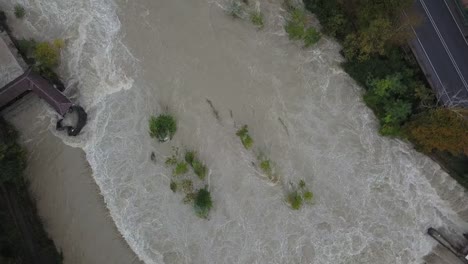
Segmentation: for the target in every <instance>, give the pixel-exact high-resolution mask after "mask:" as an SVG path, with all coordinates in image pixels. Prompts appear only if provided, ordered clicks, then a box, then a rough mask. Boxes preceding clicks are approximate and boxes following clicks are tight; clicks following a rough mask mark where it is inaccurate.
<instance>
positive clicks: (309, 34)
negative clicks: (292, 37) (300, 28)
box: [304, 27, 321, 48]
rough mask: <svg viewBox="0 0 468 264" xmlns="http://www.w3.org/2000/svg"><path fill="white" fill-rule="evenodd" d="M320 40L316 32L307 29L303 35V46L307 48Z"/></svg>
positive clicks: (312, 29)
mask: <svg viewBox="0 0 468 264" xmlns="http://www.w3.org/2000/svg"><path fill="white" fill-rule="evenodd" d="M320 38H321V35H320V32H318V31H317V30H316V29H315V28H312V27H311V28H308V29H307V30H306V31H305V33H304V46H305V47H306V48H308V47H310V46H312V45H314V44H315V43H317V42H318V41H319V40H320Z"/></svg>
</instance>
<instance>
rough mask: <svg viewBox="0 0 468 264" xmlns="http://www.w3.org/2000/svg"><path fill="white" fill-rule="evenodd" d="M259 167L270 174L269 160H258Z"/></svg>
mask: <svg viewBox="0 0 468 264" xmlns="http://www.w3.org/2000/svg"><path fill="white" fill-rule="evenodd" d="M260 169H262V171H263V173H265V174H267V175H270V174H272V169H271V164H270V160H268V159H267V160H263V161H262V162H260Z"/></svg>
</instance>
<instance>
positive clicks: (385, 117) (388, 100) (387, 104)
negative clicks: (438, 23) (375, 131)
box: [304, 0, 468, 187]
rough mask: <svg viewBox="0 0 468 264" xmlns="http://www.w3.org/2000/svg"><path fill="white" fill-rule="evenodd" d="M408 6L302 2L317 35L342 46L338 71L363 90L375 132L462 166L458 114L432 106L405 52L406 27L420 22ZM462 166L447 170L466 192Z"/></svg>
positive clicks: (388, 0)
mask: <svg viewBox="0 0 468 264" xmlns="http://www.w3.org/2000/svg"><path fill="white" fill-rule="evenodd" d="M412 3H413V1H412V0H385V1H373V0H348V1H342V0H304V4H305V6H306V8H307V9H308V10H310V11H311V12H313V13H314V14H316V16H317V18H318V19H319V20H320V22H321V24H322V27H323V32H324V33H325V34H328V35H330V36H332V37H335V38H336V39H337V40H338V41H339V42H340V43H341V44H342V46H343V55H344V57H345V58H346V62H344V63H343V68H344V69H345V71H346V72H347V73H348V74H349V75H350V76H351V77H353V78H354V79H355V80H356V81H357V82H358V83H359V84H360V85H362V86H363V87H364V88H365V92H364V101H365V103H366V104H367V105H368V106H369V107H370V108H371V109H372V110H373V112H374V113H375V115H376V116H377V118H378V120H379V122H380V129H379V131H380V133H381V134H382V135H385V136H391V137H400V138H404V139H409V140H410V141H411V142H413V143H414V144H415V146H416V148H417V149H418V150H421V151H423V152H424V153H427V154H429V155H431V156H439V157H440V156H443V157H444V158H443V159H442V158H438V159H437V160H439V161H441V162H442V165H443V166H444V167H447V166H448V167H451V164H454V162H451V161H454V160H457V161H460V160H465V161H468V158H467V154H468V153H467V152H466V146H467V145H468V138H467V132H466V131H467V127H468V125H467V119H466V115H463V114H462V111H459V110H458V109H448V108H443V107H442V106H439V105H437V103H436V99H435V96H434V94H433V93H432V91H431V90H430V89H429V88H428V86H427V84H426V81H425V77H424V75H423V74H422V72H421V71H420V68H419V66H418V65H417V63H416V61H415V59H414V57H413V56H412V54H411V53H410V52H407V50H408V48H407V46H406V43H407V41H408V40H409V38H410V37H411V32H410V29H411V26H414V25H417V24H418V23H419V21H420V18H419V17H418V15H416V14H412V13H411V12H410V11H409V10H410V8H409V7H410V6H411V5H412ZM456 164H460V162H456ZM464 166H465V169H463V168H460V167H463V166H458V169H457V170H452V169H450V168H448V170H449V171H451V172H454V171H457V172H456V175H454V176H455V178H456V179H457V180H459V182H460V183H462V184H464V185H465V187H468V184H466V182H468V174H467V171H468V169H466V168H467V167H468V163H465V165H464ZM460 173H461V174H460ZM461 179H464V180H461Z"/></svg>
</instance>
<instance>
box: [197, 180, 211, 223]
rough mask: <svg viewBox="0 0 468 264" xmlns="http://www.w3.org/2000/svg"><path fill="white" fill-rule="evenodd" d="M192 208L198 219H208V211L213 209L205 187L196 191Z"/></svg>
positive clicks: (208, 192)
mask: <svg viewBox="0 0 468 264" xmlns="http://www.w3.org/2000/svg"><path fill="white" fill-rule="evenodd" d="M193 206H194V209H195V213H196V214H197V215H198V216H199V217H200V218H208V215H209V213H210V210H211V208H212V207H213V202H212V200H211V194H210V191H208V189H207V187H205V188H203V189H200V190H198V192H197V195H196V197H195V202H194V204H193Z"/></svg>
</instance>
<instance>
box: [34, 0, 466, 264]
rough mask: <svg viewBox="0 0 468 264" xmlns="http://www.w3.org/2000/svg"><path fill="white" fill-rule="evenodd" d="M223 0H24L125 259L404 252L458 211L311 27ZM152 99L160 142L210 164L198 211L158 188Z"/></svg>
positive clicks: (366, 259) (164, 179)
mask: <svg viewBox="0 0 468 264" xmlns="http://www.w3.org/2000/svg"><path fill="white" fill-rule="evenodd" d="M225 4H226V3H225V2H219V4H218V3H217V2H211V3H207V2H205V1H198V2H197V1H190V2H187V1H184V0H168V1H150V0H148V1H141V2H138V3H129V2H124V1H121V2H119V4H118V5H116V4H115V3H114V2H112V1H108V0H106V1H63V0H60V1H41V0H35V1H32V2H31V5H30V6H27V9H28V10H31V12H32V13H33V15H32V16H31V18H30V20H29V22H27V23H28V24H27V26H28V28H29V29H30V31H32V32H34V33H36V34H37V36H38V37H41V36H43V35H45V36H47V37H48V38H56V37H60V38H65V39H66V40H67V48H66V50H65V52H64V54H63V55H64V56H63V58H64V60H63V61H66V62H67V64H66V65H65V66H63V67H62V68H61V71H62V73H63V75H64V76H68V79H67V84H68V85H69V86H70V87H71V89H69V90H68V93H69V95H72V96H74V97H75V99H77V100H78V101H79V102H80V103H81V104H82V105H84V106H85V107H86V110H87V111H88V112H89V113H90V123H89V124H88V126H87V127H86V129H85V131H84V135H82V136H80V137H78V138H65V137H64V141H65V142H66V143H67V144H71V145H74V146H80V147H82V148H84V150H85V151H86V153H87V159H88V161H89V163H90V164H91V166H92V168H93V171H94V178H95V180H96V182H97V183H98V185H99V187H100V190H101V193H102V194H103V197H104V199H105V201H106V203H107V205H108V207H109V209H110V212H111V215H112V217H113V219H114V221H115V222H116V225H117V227H118V228H119V230H120V231H121V233H122V234H123V236H124V237H125V239H126V240H127V242H128V243H129V245H130V246H131V247H132V249H133V250H134V251H135V252H136V253H137V254H138V255H139V257H140V258H142V259H143V260H144V261H145V262H146V263H401V264H407V263H419V262H420V258H421V257H422V256H424V255H425V254H427V253H428V252H429V251H430V249H431V248H432V246H433V242H432V241H431V240H429V239H427V237H426V236H425V235H424V232H425V229H426V228H427V227H428V226H431V225H433V226H444V225H446V224H447V225H455V226H456V227H457V228H458V227H460V226H462V225H463V223H462V222H461V221H460V219H458V217H457V215H456V212H459V211H462V210H466V208H457V209H455V210H456V211H454V209H453V207H451V206H450V205H449V204H448V203H447V202H446V201H444V200H442V199H441V198H440V196H439V194H438V190H436V189H435V188H434V187H433V185H431V182H435V181H437V179H438V178H440V177H443V178H445V179H447V181H450V179H449V178H446V177H447V176H446V175H445V174H444V173H443V172H442V171H441V170H440V168H439V167H438V166H437V165H435V164H434V163H433V162H432V161H430V160H429V159H428V158H426V157H424V156H422V155H421V154H418V153H416V152H415V151H413V150H412V149H411V147H410V146H408V145H407V144H406V143H403V142H400V141H397V140H390V139H384V138H382V137H380V136H378V134H377V132H376V131H377V123H376V122H375V119H374V117H373V115H372V113H371V111H370V110H369V109H367V108H366V107H365V105H364V104H363V102H362V101H361V99H360V98H361V97H360V93H361V89H360V87H358V86H357V85H356V84H355V83H354V82H353V81H352V80H351V79H350V78H349V77H348V76H347V75H346V74H345V73H344V72H343V71H342V70H341V69H340V68H339V62H340V61H341V60H342V58H341V57H340V55H339V53H338V50H339V47H338V45H337V44H336V43H334V42H333V41H331V40H329V39H323V40H322V41H321V42H320V43H319V44H318V46H317V47H315V48H313V49H309V50H304V49H301V48H300V47H299V45H297V44H292V43H290V42H289V41H288V40H287V37H285V33H284V30H283V29H282V24H283V23H284V18H283V16H282V14H283V13H281V11H279V10H281V6H280V4H279V1H269V2H266V3H261V6H260V7H261V8H264V10H265V12H266V19H267V21H268V25H267V27H266V29H265V30H264V31H259V32H256V31H255V30H254V29H253V28H252V27H251V25H249V24H248V22H246V21H235V20H230V19H229V18H227V17H226V15H225V14H224V13H223V11H222V9H220V8H219V6H221V7H222V6H225ZM259 5H260V4H259ZM119 8H120V10H119ZM118 12H120V13H119V16H118V15H117V14H118ZM194 14H196V15H194ZM119 19H120V20H122V23H121V21H120V20H119ZM140 20H141V21H140ZM124 34H125V35H124ZM123 43H125V44H126V45H128V48H127V47H126V46H125V45H123ZM130 51H131V52H130ZM132 54H133V55H132ZM75 86H77V87H75ZM207 98H208V99H210V100H211V101H212V102H213V104H214V106H215V107H217V109H218V110H219V113H220V116H221V121H220V122H218V121H216V119H215V118H214V117H213V114H212V112H211V109H210V108H209V107H208V106H207V104H206V99H207ZM166 106H167V107H168V109H169V110H170V111H171V112H172V113H174V114H175V115H176V116H177V118H178V120H179V131H178V133H177V135H176V137H175V138H174V141H173V144H174V145H178V146H186V147H188V148H190V149H194V150H196V151H197V152H198V153H199V155H200V157H201V158H202V159H203V160H204V161H205V162H206V163H207V165H208V167H209V168H210V175H209V183H210V190H211V192H212V195H213V199H214V202H215V208H214V210H213V212H212V214H211V217H210V220H209V221H206V220H202V219H198V218H197V217H196V216H194V214H193V212H192V209H191V208H190V207H189V206H186V205H183V204H182V202H181V201H180V200H181V197H178V196H177V195H174V194H173V193H172V192H171V191H170V189H169V187H168V185H169V182H170V178H171V172H170V170H169V169H168V168H166V167H165V166H164V165H163V161H164V159H165V157H167V156H168V155H169V153H170V147H169V146H167V144H166V146H162V145H158V144H156V143H154V141H153V140H152V139H150V137H149V135H148V133H147V118H148V116H149V115H150V114H155V113H160V112H161V111H163V110H164V109H165V108H166ZM231 113H232V117H231ZM280 119H281V122H282V123H283V124H282V123H281V122H280ZM242 124H248V125H249V128H250V130H251V133H252V136H253V138H254V140H255V145H256V146H258V147H259V149H260V150H261V151H262V152H264V153H266V154H268V155H269V156H270V157H271V159H272V160H273V161H274V162H275V163H276V164H277V166H278V168H280V170H281V173H282V175H283V178H282V183H283V184H282V185H281V184H279V185H270V184H269V183H268V182H267V181H266V180H265V179H264V178H262V177H261V176H260V175H259V172H258V171H257V169H255V166H253V165H252V162H255V158H256V157H255V155H253V154H251V153H249V152H247V151H245V150H244V149H243V147H242V145H241V144H240V143H239V140H238V139H237V138H236V137H235V135H234V134H235V130H236V129H237V128H238V127H239V126H240V125H242ZM55 133H56V132H55ZM57 135H60V134H59V133H57ZM153 151H154V152H155V153H156V160H157V161H156V163H155V162H152V161H151V159H150V153H151V152H153ZM300 179H304V180H305V181H306V182H307V184H308V185H309V186H310V187H311V189H312V190H313V191H314V193H315V196H316V199H317V200H316V202H315V205H313V206H311V207H305V208H304V209H303V210H301V211H299V212H294V211H291V209H290V208H288V207H287V205H286V204H285V202H284V195H285V192H287V190H288V186H289V182H297V181H298V180H300ZM434 185H436V186H438V187H440V188H442V189H443V186H441V185H438V184H434ZM281 186H284V187H281ZM460 197H461V198H460V199H461V200H463V201H466V197H464V196H463V195H462V194H461V195H460Z"/></svg>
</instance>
